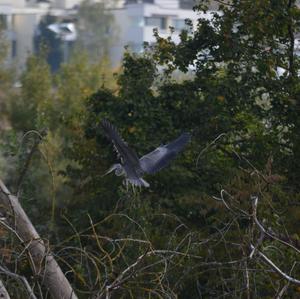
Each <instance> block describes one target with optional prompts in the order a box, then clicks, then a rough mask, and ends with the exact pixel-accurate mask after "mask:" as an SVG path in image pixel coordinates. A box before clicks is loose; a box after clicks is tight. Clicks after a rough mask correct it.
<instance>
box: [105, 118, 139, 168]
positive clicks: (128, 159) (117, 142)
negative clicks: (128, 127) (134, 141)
mask: <svg viewBox="0 0 300 299" xmlns="http://www.w3.org/2000/svg"><path fill="white" fill-rule="evenodd" d="M101 125H102V128H103V129H104V131H105V133H106V135H107V137H108V138H109V139H110V140H111V141H112V143H113V145H114V147H115V150H116V151H117V153H118V156H119V157H120V158H121V160H122V162H123V164H126V165H129V166H130V167H132V168H133V169H135V170H138V169H140V164H139V158H138V156H137V154H136V153H135V151H134V150H132V149H131V148H130V147H129V146H128V145H127V144H126V142H125V141H124V140H123V139H122V138H121V136H120V135H119V133H118V132H117V129H116V128H115V127H114V126H113V125H112V124H111V123H110V122H109V121H108V120H106V119H104V120H102V121H101Z"/></svg>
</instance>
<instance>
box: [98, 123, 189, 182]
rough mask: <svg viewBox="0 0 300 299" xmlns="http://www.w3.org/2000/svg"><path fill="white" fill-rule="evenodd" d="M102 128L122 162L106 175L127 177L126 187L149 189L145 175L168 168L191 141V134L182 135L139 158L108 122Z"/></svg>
mask: <svg viewBox="0 0 300 299" xmlns="http://www.w3.org/2000/svg"><path fill="white" fill-rule="evenodd" d="M101 126H102V128H103V129H104V131H105V133H106V135H107V137H108V138H109V139H110V140H111V141H112V143H113V145H114V149H115V150H116V152H117V154H118V158H120V160H121V163H117V164H113V165H112V166H111V167H110V168H109V170H108V171H107V172H106V173H105V174H104V175H107V174H108V173H111V172H112V171H115V174H116V175H117V176H122V175H123V176H125V180H124V183H125V184H126V186H128V184H131V185H132V186H133V187H135V186H139V187H142V186H143V187H149V183H147V182H146V181H145V180H144V179H143V175H144V174H145V173H148V174H154V173H156V172H158V171H159V170H161V169H162V168H164V167H166V166H167V165H168V164H169V163H170V162H171V161H172V160H173V159H174V158H175V157H176V156H177V154H178V153H179V152H180V151H182V150H183V148H184V147H185V145H186V144H187V143H188V142H189V141H190V139H191V135H190V134H189V133H182V134H181V135H180V136H179V137H178V138H177V139H175V140H173V141H172V142H170V143H168V144H166V145H161V146H159V147H158V148H156V149H155V150H154V151H152V152H150V153H148V154H146V155H144V156H143V157H141V158H139V157H138V156H137V154H136V152H135V151H134V150H133V149H132V148H130V147H129V146H128V144H127V143H126V142H125V141H124V140H123V139H122V138H121V136H120V135H119V134H118V132H117V129H116V128H115V127H114V126H113V125H112V124H111V123H110V122H109V121H108V120H106V119H104V120H102V122H101Z"/></svg>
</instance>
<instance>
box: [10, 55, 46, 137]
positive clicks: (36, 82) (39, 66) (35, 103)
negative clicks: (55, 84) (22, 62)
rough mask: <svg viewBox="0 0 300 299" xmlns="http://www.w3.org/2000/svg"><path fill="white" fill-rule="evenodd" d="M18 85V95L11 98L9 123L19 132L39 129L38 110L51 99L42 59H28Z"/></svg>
mask: <svg viewBox="0 0 300 299" xmlns="http://www.w3.org/2000/svg"><path fill="white" fill-rule="evenodd" d="M20 83H21V86H22V88H21V91H20V95H19V96H16V97H15V98H13V99H12V100H11V104H10V118H11V123H12V125H13V127H14V128H15V129H16V130H18V131H21V132H27V131H29V130H33V129H40V128H41V127H40V124H39V123H38V110H39V108H40V106H41V105H43V104H44V103H47V102H49V101H50V99H51V75H50V69H49V65H48V64H47V63H46V62H45V59H44V57H42V56H37V57H36V56H31V57H29V58H28V61H27V64H26V72H25V73H24V74H23V75H22V76H21V80H20Z"/></svg>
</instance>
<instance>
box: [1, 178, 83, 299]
mask: <svg viewBox="0 0 300 299" xmlns="http://www.w3.org/2000/svg"><path fill="white" fill-rule="evenodd" d="M0 205H2V207H4V208H5V209H6V210H7V211H9V213H7V215H13V216H9V217H8V218H7V219H6V221H7V222H8V224H9V225H10V226H11V227H12V228H13V229H14V230H15V234H16V235H17V236H18V238H19V239H20V240H21V241H22V242H23V245H24V246H25V247H27V253H28V255H29V258H30V261H31V266H32V270H33V272H34V274H35V275H37V276H38V277H39V278H40V279H41V282H42V284H43V285H44V286H45V287H46V288H47V289H48V290H49V292H50V294H51V296H52V298H53V299H77V296H76V294H75V293H74V291H73V289H72V287H71V285H70V283H69V282H68V280H67V279H66V277H65V275H64V273H63V272H62V270H61V268H60V267H59V265H58V264H57V262H56V260H55V259H54V257H53V255H52V253H51V252H49V248H47V247H46V245H45V243H44V242H43V240H42V239H41V238H40V236H39V234H38V233H37V231H36V230H35V228H34V226H33V225H32V223H31V221H30V220H29V218H28V216H27V215H26V213H25V211H24V210H23V208H22V207H21V205H20V203H19V200H18V198H17V197H16V196H14V195H12V194H10V193H9V191H8V189H7V188H6V186H5V185H4V183H3V182H2V181H1V180H0Z"/></svg>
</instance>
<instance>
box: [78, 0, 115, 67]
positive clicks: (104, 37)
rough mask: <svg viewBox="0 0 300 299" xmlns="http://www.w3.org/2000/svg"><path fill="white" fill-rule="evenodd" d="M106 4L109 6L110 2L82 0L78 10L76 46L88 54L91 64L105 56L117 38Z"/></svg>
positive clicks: (111, 16)
mask: <svg viewBox="0 0 300 299" xmlns="http://www.w3.org/2000/svg"><path fill="white" fill-rule="evenodd" d="M115 2H117V1H115ZM108 4H109V5H111V4H112V3H111V1H106V0H105V1H100V2H93V1H91V0H84V1H83V2H82V3H81V4H80V6H79V9H78V16H77V18H78V41H77V45H78V46H79V48H80V49H83V50H85V51H87V52H88V53H89V56H90V59H91V61H93V62H97V61H99V60H100V59H101V58H103V57H105V56H107V55H108V53H109V48H110V47H111V45H112V43H113V42H114V40H115V39H116V38H117V35H116V30H115V26H114V17H113V15H112V14H111V12H110V11H109V10H108V9H107V6H108Z"/></svg>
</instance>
